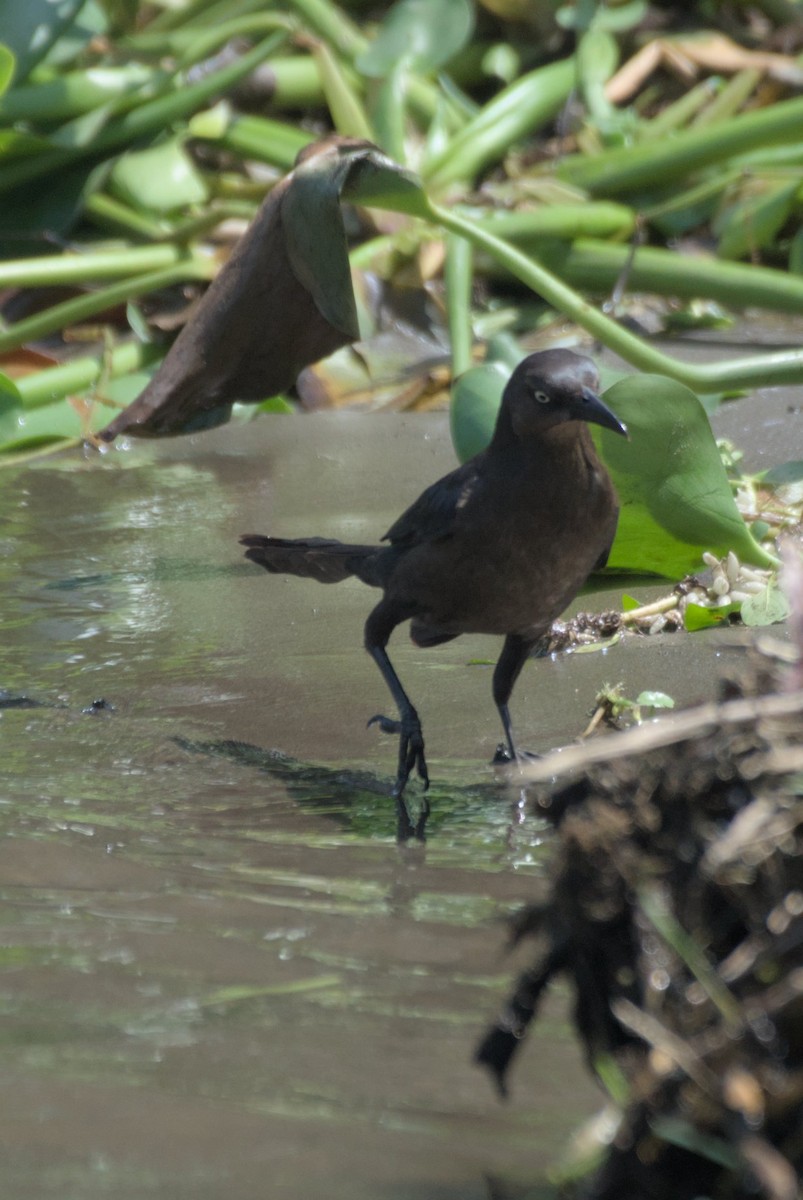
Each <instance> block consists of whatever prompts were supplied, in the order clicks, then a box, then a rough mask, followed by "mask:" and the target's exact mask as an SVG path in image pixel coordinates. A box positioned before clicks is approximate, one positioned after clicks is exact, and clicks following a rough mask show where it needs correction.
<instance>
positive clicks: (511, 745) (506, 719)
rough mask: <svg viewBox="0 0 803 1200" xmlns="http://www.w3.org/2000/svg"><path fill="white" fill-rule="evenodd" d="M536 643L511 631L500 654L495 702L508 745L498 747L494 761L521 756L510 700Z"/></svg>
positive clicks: (495, 677)
mask: <svg viewBox="0 0 803 1200" xmlns="http://www.w3.org/2000/svg"><path fill="white" fill-rule="evenodd" d="M534 645H535V641H534V639H532V638H525V637H522V636H521V635H520V634H518V633H509V634H508V635H507V637H506V638H505V644H504V646H503V647H502V653H501V654H500V655H499V661H498V662H497V664H496V667H495V668H494V677H493V697H494V704H495V705H496V707H497V710H498V712H499V716H500V717H501V719H502V728H503V730H504V732H505V741H506V743H507V745H506V746H505V745H500V746H499V747H498V748H497V751H496V755H495V757H494V762H507V761H509V762H515V761H516V759H517V758H518V757H519V754H518V751H517V750H516V744H515V742H514V741H513V727H512V725H511V723H510V709H509V708H508V701H509V699H510V695H511V693H512V691H513V687H514V685H515V683H516V680H517V679H518V677H519V675H520V674H521V668H522V667H523V666H524V664H525V662H526V661H527V656H528V654H529V653H530V651H531V650H532V648H533V646H534Z"/></svg>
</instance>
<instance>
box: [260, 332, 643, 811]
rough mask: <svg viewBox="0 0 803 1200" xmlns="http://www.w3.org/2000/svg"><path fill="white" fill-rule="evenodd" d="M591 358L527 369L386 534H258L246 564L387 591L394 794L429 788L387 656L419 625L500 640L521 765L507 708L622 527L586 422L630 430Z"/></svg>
mask: <svg viewBox="0 0 803 1200" xmlns="http://www.w3.org/2000/svg"><path fill="white" fill-rule="evenodd" d="M598 391H599V375H598V374H597V369H596V367H595V366H594V363H593V362H592V361H591V360H590V359H589V358H585V357H583V356H581V355H579V354H575V353H573V352H572V351H570V350H545V351H541V352H540V353H538V354H531V355H529V357H528V358H525V359H524V361H523V362H521V363H519V365H518V366H517V367H516V369H515V371H514V372H513V375H512V376H511V378H510V380H509V382H508V384H507V386H506V388H505V391H504V394H503V396H502V404H501V407H500V409H499V416H498V418H497V421H496V428H495V430H494V434H493V438H492V440H491V443H490V445H489V446H488V448H487V449H486V450H484V451H483V452H482V453H481V454H478V455H477V456H476V457H475V458H472V459H471V460H470V461H469V462H467V463H466V464H465V465H464V466H462V467H458V468H457V470H456V471H452V472H451V473H450V474H448V475H445V476H444V477H443V479H439V480H438V481H437V483H433V484H432V485H431V487H428V488H427V489H426V491H424V492H423V493H422V494H421V496H419V498H418V499H417V500H416V501H415V503H414V504H412V505H411V507H410V508H408V509H407V511H406V512H405V513H403V514H402V515H401V516H400V517H399V519H398V521H396V523H395V524H394V525H392V526H391V528H390V529H389V530H388V532H387V533H386V534H385V536H384V538H383V539H382V540H383V541H385V542H388V543H389V544H388V545H387V546H354V545H345V544H343V543H342V542H337V541H330V540H328V539H326V538H305V539H298V540H285V539H284V538H271V537H260V536H257V535H248V536H246V537H243V538H241V539H240V540H241V542H242V544H243V545H244V546H247V547H248V549H247V550H246V558H250V559H251V561H252V562H255V563H258V564H259V565H260V566H263V567H265V569H266V570H268V571H271V572H274V573H276V574H287V575H300V576H305V577H309V578H311V579H317V580H318V581H319V582H320V583H338V582H339V581H340V580H341V579H347V578H348V577H349V576H350V575H356V576H357V578H358V579H361V580H362V581H363V582H364V583H367V584H369V585H370V586H371V587H378V588H382V590H383V592H384V595H383V597H382V599H381V600H380V601H379V603H378V604H377V606H376V607H375V608H374V609H373V611H372V612H371V613H370V615H369V617H368V620H367V621H366V623H365V648H366V650H367V651H368V653H369V654H370V655H371V657H372V658H373V659H374V661H375V662H376V664H377V666H378V667H379V669H380V671H381V672H382V677H383V678H384V680H385V682H386V683H387V685H388V687H389V688H390V692H391V695H392V696H393V699H394V701H395V702H396V705H397V707H398V710H399V718H400V719H399V720H398V721H396V720H391V719H390V718H388V717H383V716H376V717H373V718H372V719H371V721H370V722H369V724H373V723H374V722H378V723H379V725H380V727H381V728H382V729H383V730H384V731H385V732H386V733H398V734H399V765H398V773H397V776H396V784H395V787H394V795H396V796H401V794H402V792H403V790H404V787H405V785H406V783H407V780H408V778H409V776H410V773H411V771H412V770H413V769H414V768H415V770H416V771H417V772H418V775H419V776H420V778H421V779H422V780H423V781H424V784H425V786H428V784H429V777H428V774H427V765H426V759H425V758H424V738H423V734H422V731H421V722H420V720H419V718H418V713H417V712H416V710H415V708H414V707H413V705H412V703H411V702H410V699H409V697H408V696H407V693H406V692H405V690H404V688H403V687H402V684H401V681H400V680H399V677H398V675H397V674H396V672H395V670H394V668H393V665H392V663H391V661H390V659H389V657H388V654H387V649H386V647H387V644H388V640H389V638H390V635H391V633H392V632H393V630H394V629H395V628H396V626H397V625H400V624H401V622H402V621H407V620H409V621H411V627H410V635H411V637H412V640H413V641H414V642H415V644H416V645H418V646H437V645H439V644H440V643H441V642H448V641H451V639H452V638H455V637H458V636H459V635H460V634H461V633H495V634H501V635H502V636H503V637H504V639H505V643H504V646H503V647H502V653H501V655H500V657H499V661H498V662H497V664H496V668H495V670H494V674H493V698H494V702H495V704H496V707H497V709H498V710H499V715H500V717H501V719H502V727H503V729H504V733H505V741H506V745H507V751H508V753H509V754H510V756H511V758H513V759H515V758H516V747H515V743H514V740H513V731H512V727H511V723H510V713H509V711H508V701H509V700H510V695H511V692H512V691H513V686H514V684H515V682H516V679H517V678H518V676H519V673H520V671H521V668H522V666H523V665H524V662H525V659H526V658H527V656H528V654H529V653H530V651H531V650H532V648H533V646H534V644H535V643H536V642H537V641H538V639H539V638H540V637H541V636H542V635H543V634H544V633H545V632H546V631H547V630H548V629H549V627H550V625H551V624H552V622H553V621H554V620H555V618H556V617H558V616H559V615H560V613H561V612H562V611H563V609H564V608H565V607H566V606H567V604H569V602H570V601H571V600H572V599H573V598H574V597H575V596H576V595H577V593H578V592H579V590H580V588H581V587H582V585H583V584H584V583H585V581H586V579H587V578H588V576H589V574H590V573H591V572H592V571H593V570H594V569H595V568H596V567H601V566H603V565H604V564H605V562H606V560H607V557H608V553H609V550H610V547H611V543H612V541H613V536H614V533H615V532H616V519H617V513H618V509H617V502H616V493H615V492H614V489H613V485H612V483H611V481H610V478H609V477H608V473H607V471H606V470H605V468H604V466H603V465H602V463H601V462H600V460H599V458H598V456H597V452H596V450H595V448H594V443H593V441H592V440H591V435H590V433H589V432H588V429H587V428H586V422H589V421H593V422H594V423H596V424H597V425H602V426H604V427H605V428H607V429H612V430H614V432H616V433H619V434H623V435H624V436H627V431H626V429H625V427H624V426H623V425H622V424H621V422H620V421H619V420H617V418H616V417H615V416H614V414H613V413H612V412H611V411H610V410H609V409H608V408H606V407H605V405H604V404H603V403H602V401H601V400H600V399H599V396H598Z"/></svg>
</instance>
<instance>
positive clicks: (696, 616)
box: [683, 600, 742, 633]
mask: <svg viewBox="0 0 803 1200" xmlns="http://www.w3.org/2000/svg"><path fill="white" fill-rule="evenodd" d="M741 608H742V605H741V602H740V601H738V600H734V601H733V603H732V604H721V605H719V606H718V607H717V608H709V607H708V605H707V604H693V603H692V604H687V605H686V607H685V609H684V610H683V626H684V628H685V629H687V630H688V631H689V633H696V632H697V630H698V629H713V628H714V626H715V625H724V624H725V623H726V622H727V620H728V617H731V616H738V615H739V613H740V612H741Z"/></svg>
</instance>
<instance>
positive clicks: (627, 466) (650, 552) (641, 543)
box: [592, 375, 774, 578]
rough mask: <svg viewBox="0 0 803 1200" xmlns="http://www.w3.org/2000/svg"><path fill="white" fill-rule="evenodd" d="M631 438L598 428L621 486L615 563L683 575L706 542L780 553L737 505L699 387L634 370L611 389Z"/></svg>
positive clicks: (757, 558)
mask: <svg viewBox="0 0 803 1200" xmlns="http://www.w3.org/2000/svg"><path fill="white" fill-rule="evenodd" d="M605 402H606V404H609V405H610V407H611V408H612V409H613V411H614V412H615V413H616V415H617V416H618V417H620V418H621V419H622V420H623V421H624V422H625V424H626V425H627V427H628V430H629V433H630V440H629V441H625V440H624V438H620V437H616V435H615V434H612V433H609V432H608V431H607V430H604V429H600V430H599V431H597V430H592V433H593V434H594V435H595V438H596V437H597V434H598V444H599V446H600V448H601V451H602V455H603V458H604V460H605V464H606V466H607V467H608V469H609V471H610V473H611V477H612V478H613V481H614V484H615V485H616V490H617V492H618V494H619V503H620V515H619V527H618V530H617V534H616V540H615V542H614V545H613V550H612V551H611V556H610V559H609V563H608V565H609V567H610V568H613V569H616V570H629V571H654V572H657V573H658V574H661V575H666V576H668V577H669V578H678V577H679V576H682V575H685V574H687V573H688V572H689V571H692V570H694V569H695V568H696V567H697V566H698V565H699V559H700V555H701V554H702V552H703V551H704V550H710V551H711V552H712V553H714V554H719V555H724V554H726V553H727V552H728V550H733V551H734V552H735V553H736V554H737V555H738V556H739V558H740V559H742V560H743V561H745V562H751V563H755V564H757V565H759V566H772V565H774V559H773V558H772V556H771V555H769V554H767V553H766V551H765V550H763V549H762V548H761V546H759V545H758V543H757V542H756V541H755V540H754V539H753V537H752V536H751V534H750V532H749V530H748V528H747V526H746V525H745V523H744V520H743V519H742V516H741V514H740V512H739V510H738V508H737V507H736V503H735V501H734V499H733V493H732V491H731V486H730V483H729V481H728V477H727V474H726V471H725V468H724V466H723V464H722V460H721V458H720V455H719V451H718V450H717V446H716V443H715V441H714V438H713V435H712V433H711V426H710V424H709V422H708V417H707V416H706V414H705V411H704V409H703V407H702V405H701V404H700V401H699V400H698V399H697V397H696V396H695V394H694V392H692V391H690V389H689V388H687V387H685V386H684V385H683V384H681V383H677V382H676V381H675V380H672V379H667V378H666V377H665V376H663V375H628V376H627V377H626V378H624V379H621V380H619V382H618V383H615V384H614V385H613V387H611V388H609V389H608V390H607V391H606V392H605Z"/></svg>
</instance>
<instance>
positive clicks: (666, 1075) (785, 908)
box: [476, 654, 803, 1200]
mask: <svg viewBox="0 0 803 1200" xmlns="http://www.w3.org/2000/svg"><path fill="white" fill-rule="evenodd" d="M781 670H784V671H786V672H787V674H786V675H785V676H783V677H782V676H781ZM785 689H786V690H785ZM801 717H803V691H801V689H800V680H799V678H797V677H796V676H795V677H791V676H790V675H789V668H788V667H787V668H779V667H778V665H777V663H775V662H772V661H771V660H770V659H769V658H765V657H761V656H759V655H758V654H756V655H755V658H754V659H753V660H752V661H751V664H750V666H749V668H747V669H745V670H744V672H743V674H741V675H740V676H739V677H738V678H730V679H726V680H725V681H723V683H722V685H721V689H720V697H719V700H718V701H717V703H714V704H710V705H707V706H704V707H703V708H698V709H694V710H689V711H688V712H686V713H683V714H680V715H679V716H678V717H669V718H664V719H662V720H661V721H660V722H653V723H650V724H648V725H644V726H640V727H638V728H635V729H631V730H628V731H627V732H625V733H621V734H616V735H612V736H610V737H607V738H600V739H596V740H595V741H593V742H591V743H588V744H585V745H582V746H578V747H576V748H571V749H569V750H568V751H564V752H563V754H562V755H561V762H565V767H564V768H557V767H556V766H555V764H554V762H552V761H550V757H549V756H547V757H546V759H544V760H541V762H539V763H537V764H535V765H534V766H533V767H530V768H527V769H526V774H527V775H528V776H529V777H530V778H531V779H532V780H533V782H532V783H531V785H530V787H531V789H532V790H531V791H530V799H531V803H532V806H533V809H534V811H536V812H537V813H538V814H540V815H541V816H543V815H546V816H547V817H548V818H550V819H551V820H552V821H553V822H554V824H555V827H556V830H557V835H558V839H559V849H558V855H557V861H556V864H555V874H554V883H553V886H552V889H551V896H550V898H549V900H548V901H547V902H546V903H545V904H544V905H542V906H539V907H533V908H529V909H527V910H525V911H524V912H522V913H520V914H519V915H518V916H517V917H516V918H515V920H514V923H513V928H512V937H513V941H514V942H516V943H518V942H520V941H521V940H522V939H524V938H529V937H533V938H537V939H538V941H539V954H538V957H537V959H536V961H535V962H534V964H533V965H532V967H530V968H529V969H528V970H527V971H525V972H524V973H523V974H522V975H521V977H520V979H519V980H518V983H517V985H516V988H515V991H514V993H513V995H512V996H511V998H510V1000H509V1001H508V1003H507V1006H506V1007H505V1009H504V1011H503V1013H502V1015H501V1016H500V1018H499V1019H498V1020H497V1021H496V1023H495V1024H494V1025H493V1026H492V1028H491V1029H490V1030H489V1031H488V1033H487V1034H486V1036H485V1037H484V1039H483V1040H482V1043H481V1045H480V1046H479V1048H478V1050H477V1055H476V1057H477V1060H478V1062H480V1063H482V1064H483V1065H485V1066H487V1067H488V1068H489V1069H490V1070H491V1072H492V1074H493V1076H494V1079H495V1081H496V1082H497V1084H498V1086H499V1088H500V1090H501V1091H502V1092H503V1093H504V1092H505V1091H506V1087H507V1079H508V1071H509V1067H510V1064H511V1061H512V1059H513V1057H514V1055H515V1054H516V1052H517V1050H518V1049H519V1047H520V1046H521V1045H522V1042H523V1040H524V1038H525V1035H526V1033H527V1030H528V1026H529V1025H530V1023H531V1021H532V1020H533V1018H534V1017H535V1015H536V1011H537V1006H538V1002H539V1000H540V996H541V994H542V992H543V991H544V989H545V988H546V986H547V985H548V984H549V983H550V982H551V980H552V979H553V978H554V977H555V976H556V975H559V974H562V975H565V976H567V977H568V978H569V980H570V981H571V983H572V985H573V988H574V993H575V999H574V1022H575V1026H576V1028H577V1032H578V1034H579V1036H580V1038H581V1040H582V1042H583V1045H584V1048H585V1052H586V1055H587V1057H588V1060H589V1063H590V1064H591V1066H592V1068H593V1069H594V1070H595V1071H596V1072H597V1074H598V1075H599V1076H600V1077H601V1078H602V1077H605V1078H606V1079H610V1077H611V1064H613V1068H614V1074H616V1075H619V1076H620V1078H621V1080H623V1081H624V1091H625V1095H626V1100H625V1102H624V1104H623V1105H622V1108H621V1118H620V1121H619V1124H618V1128H617V1129H616V1132H615V1135H614V1137H613V1140H612V1141H611V1143H610V1145H609V1146H605V1147H600V1156H601V1163H600V1165H599V1166H598V1168H597V1170H596V1173H595V1174H594V1176H593V1178H592V1179H591V1180H590V1181H586V1184H585V1189H584V1191H583V1192H582V1194H583V1195H585V1196H589V1197H594V1200H637V1198H639V1197H650V1200H686V1198H688V1200H693V1198H694V1197H697V1196H710V1197H717V1198H718V1200H748V1198H751V1200H752V1198H754V1197H767V1198H770V1200H793V1197H795V1196H797V1195H798V1194H799V1193H798V1176H799V1173H800V1170H801V1167H803V968H802V967H801V962H802V961H803V853H802V849H801V848H802V847H803V786H802V783H803V721H802V720H801ZM556 770H560V777H559V781H558V783H557V785H554V784H552V785H547V784H546V782H545V781H546V780H548V779H549V777H550V775H553V774H554V772H555V771H556ZM617 1099H619V1100H621V1097H620V1096H617Z"/></svg>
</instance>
